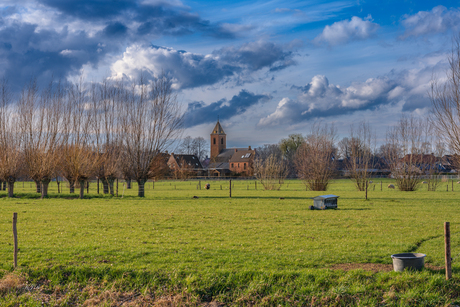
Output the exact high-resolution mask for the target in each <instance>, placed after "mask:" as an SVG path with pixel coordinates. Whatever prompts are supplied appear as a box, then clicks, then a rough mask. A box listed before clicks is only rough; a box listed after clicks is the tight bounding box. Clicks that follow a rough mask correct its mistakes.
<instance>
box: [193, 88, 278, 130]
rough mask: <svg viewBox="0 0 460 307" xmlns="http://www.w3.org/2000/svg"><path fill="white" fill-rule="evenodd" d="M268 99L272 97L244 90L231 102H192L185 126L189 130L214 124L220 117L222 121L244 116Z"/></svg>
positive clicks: (222, 100)
mask: <svg viewBox="0 0 460 307" xmlns="http://www.w3.org/2000/svg"><path fill="white" fill-rule="evenodd" d="M268 99H270V96H267V95H256V94H253V93H251V92H248V91H245V90H242V91H241V92H240V93H239V94H238V95H235V96H233V97H232V99H230V100H226V99H221V100H219V101H216V102H213V103H211V104H209V105H205V104H204V103H203V102H192V103H189V104H188V108H187V111H186V113H185V116H184V124H185V127H187V128H188V127H193V126H196V125H200V124H205V123H211V122H214V121H215V119H216V118H217V117H218V116H219V118H220V119H222V120H225V119H229V118H231V117H233V116H235V115H240V114H243V113H244V112H246V110H247V109H248V108H249V107H251V106H253V105H255V104H257V103H259V102H264V101H266V100H268Z"/></svg>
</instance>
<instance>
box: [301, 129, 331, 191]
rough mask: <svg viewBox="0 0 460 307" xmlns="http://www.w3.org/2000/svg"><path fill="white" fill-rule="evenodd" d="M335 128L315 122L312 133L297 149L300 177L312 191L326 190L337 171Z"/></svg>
mask: <svg viewBox="0 0 460 307" xmlns="http://www.w3.org/2000/svg"><path fill="white" fill-rule="evenodd" d="M334 142H335V129H334V127H328V126H327V125H320V124H314V125H313V127H312V131H311V134H310V135H308V136H307V137H306V138H305V142H304V143H303V144H302V145H301V146H300V147H299V148H298V149H297V152H296V157H295V165H296V168H297V173H298V175H299V177H300V178H301V179H302V180H303V181H304V182H305V185H306V186H307V188H308V189H310V190H311V191H326V190H327V187H328V185H329V181H330V180H331V179H332V177H333V175H334V173H335V155H336V152H337V149H336V148H335V146H334Z"/></svg>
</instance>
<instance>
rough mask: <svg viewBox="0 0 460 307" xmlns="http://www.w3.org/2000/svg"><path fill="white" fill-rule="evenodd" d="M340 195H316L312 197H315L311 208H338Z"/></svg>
mask: <svg viewBox="0 0 460 307" xmlns="http://www.w3.org/2000/svg"><path fill="white" fill-rule="evenodd" d="M339 197H340V196H337V195H332V194H328V195H320V196H316V197H312V199H313V206H310V209H311V210H313V209H320V210H324V209H337V198H339Z"/></svg>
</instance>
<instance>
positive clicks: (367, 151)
mask: <svg viewBox="0 0 460 307" xmlns="http://www.w3.org/2000/svg"><path fill="white" fill-rule="evenodd" d="M346 143H347V144H346V146H345V147H346V149H345V153H346V154H347V155H348V156H347V157H346V158H345V159H344V161H345V165H346V168H347V170H348V173H349V176H350V178H351V180H352V181H353V182H354V183H355V186H356V188H357V189H358V190H359V191H364V190H365V189H366V185H367V182H368V180H369V178H370V175H371V174H370V173H369V170H370V169H372V168H373V161H374V159H373V151H374V150H373V148H374V147H375V135H374V134H373V133H372V130H371V127H370V125H369V123H365V122H361V123H359V124H358V127H357V129H355V128H354V126H353V125H352V126H351V138H350V139H347V142H346ZM342 150H343V147H342Z"/></svg>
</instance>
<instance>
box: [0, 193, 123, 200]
mask: <svg viewBox="0 0 460 307" xmlns="http://www.w3.org/2000/svg"><path fill="white" fill-rule="evenodd" d="M0 198H6V199H8V198H9V197H8V195H1V196H0ZM93 198H94V199H112V198H115V199H116V197H115V196H112V195H104V194H100V195H92V194H91V195H86V194H85V196H84V198H83V199H93ZM119 198H121V197H119ZM11 199H41V195H40V194H39V193H14V197H13V198H11ZM44 199H79V196H78V194H49V195H48V196H47V197H45V198H44Z"/></svg>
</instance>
